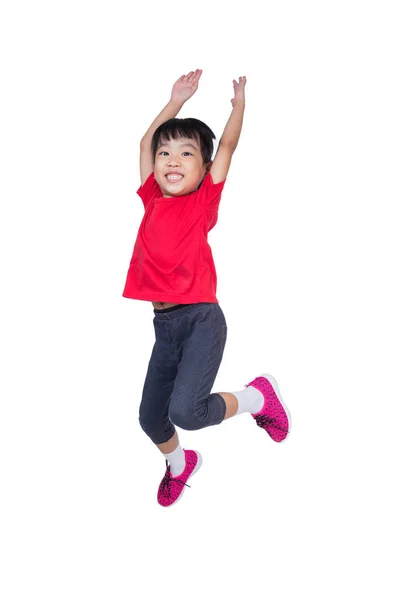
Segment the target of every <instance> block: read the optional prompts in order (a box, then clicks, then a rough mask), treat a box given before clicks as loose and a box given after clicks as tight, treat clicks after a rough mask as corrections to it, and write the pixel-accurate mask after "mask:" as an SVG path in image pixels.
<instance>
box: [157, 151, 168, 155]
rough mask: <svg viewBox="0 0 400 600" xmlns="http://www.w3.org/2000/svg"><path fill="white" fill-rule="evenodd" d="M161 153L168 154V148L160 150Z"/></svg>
mask: <svg viewBox="0 0 400 600" xmlns="http://www.w3.org/2000/svg"><path fill="white" fill-rule="evenodd" d="M159 154H168V152H167V151H166V150H161V152H159Z"/></svg>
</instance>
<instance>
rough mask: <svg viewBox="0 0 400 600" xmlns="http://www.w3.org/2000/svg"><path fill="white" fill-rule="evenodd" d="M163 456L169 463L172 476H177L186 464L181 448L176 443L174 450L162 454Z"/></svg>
mask: <svg viewBox="0 0 400 600" xmlns="http://www.w3.org/2000/svg"><path fill="white" fill-rule="evenodd" d="M164 456H165V458H166V459H167V461H168V462H169V464H170V465H171V475H172V477H177V476H178V475H180V474H181V473H183V470H184V468H185V465H186V458H185V453H184V451H183V448H182V447H181V445H180V444H178V447H177V448H176V450H174V451H173V452H171V453H170V454H164Z"/></svg>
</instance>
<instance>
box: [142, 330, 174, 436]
mask: <svg viewBox="0 0 400 600" xmlns="http://www.w3.org/2000/svg"><path fill="white" fill-rule="evenodd" d="M154 328H155V335H156V341H155V344H154V347H153V351H152V354H151V358H150V362H149V366H148V369H147V375H146V379H145V382H144V386H143V393H142V400H141V403H140V407H139V422H140V425H141V427H142V429H143V431H144V432H145V433H146V434H147V435H148V436H149V437H150V439H151V440H152V442H153V443H154V444H156V445H164V444H167V443H170V440H171V439H172V438H173V437H174V434H175V427H174V425H173V423H172V422H171V420H170V418H169V405H170V401H171V394H172V390H173V387H174V381H175V377H176V374H177V371H178V363H177V360H176V354H175V352H174V349H173V347H171V344H170V340H169V336H168V331H167V330H166V328H165V324H162V323H161V324H160V323H157V322H154Z"/></svg>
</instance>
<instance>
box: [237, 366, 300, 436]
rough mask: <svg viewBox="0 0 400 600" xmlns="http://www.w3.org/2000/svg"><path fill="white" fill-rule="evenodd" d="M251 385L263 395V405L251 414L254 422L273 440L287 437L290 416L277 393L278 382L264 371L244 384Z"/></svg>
mask: <svg viewBox="0 0 400 600" xmlns="http://www.w3.org/2000/svg"><path fill="white" fill-rule="evenodd" d="M249 385H252V386H253V387H255V388H256V389H257V390H259V391H260V392H261V393H262V395H263V396H264V406H263V407H262V409H261V410H260V412H258V413H255V414H252V415H251V416H252V417H253V418H254V419H255V420H256V423H257V425H258V426H259V427H261V428H262V429H265V431H266V432H267V433H268V435H269V436H270V438H271V439H273V440H274V442H283V441H285V440H286V439H287V437H288V435H289V432H290V428H291V417H290V412H289V409H288V408H287V406H286V405H285V404H284V402H283V400H282V398H281V395H280V393H279V389H278V384H277V383H276V381H275V379H274V378H273V377H272V375H267V374H266V373H264V374H263V375H261V376H260V377H256V378H255V379H254V380H253V381H251V382H250V383H248V384H246V387H248V386H249Z"/></svg>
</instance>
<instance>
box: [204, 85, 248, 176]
mask: <svg viewBox="0 0 400 600" xmlns="http://www.w3.org/2000/svg"><path fill="white" fill-rule="evenodd" d="M245 85H246V77H239V82H237V81H236V80H235V79H234V80H233V90H234V97H233V98H232V100H231V102H232V107H233V108H232V112H231V114H230V117H229V119H228V122H227V124H226V126H225V129H224V131H223V134H222V136H221V139H220V142H219V144H218V149H217V153H216V155H215V158H214V160H213V163H212V165H211V169H210V173H211V177H212V180H213V182H214V183H219V182H220V181H224V179H226V176H227V175H228V171H229V167H230V165H231V160H232V155H233V153H234V151H235V150H236V146H237V145H238V142H239V137H240V132H241V131H242V124H243V115H244V108H245V98H244V87H245Z"/></svg>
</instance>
